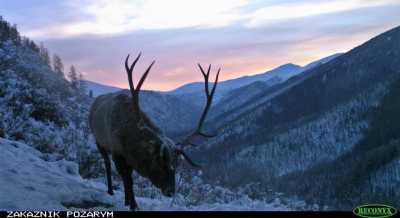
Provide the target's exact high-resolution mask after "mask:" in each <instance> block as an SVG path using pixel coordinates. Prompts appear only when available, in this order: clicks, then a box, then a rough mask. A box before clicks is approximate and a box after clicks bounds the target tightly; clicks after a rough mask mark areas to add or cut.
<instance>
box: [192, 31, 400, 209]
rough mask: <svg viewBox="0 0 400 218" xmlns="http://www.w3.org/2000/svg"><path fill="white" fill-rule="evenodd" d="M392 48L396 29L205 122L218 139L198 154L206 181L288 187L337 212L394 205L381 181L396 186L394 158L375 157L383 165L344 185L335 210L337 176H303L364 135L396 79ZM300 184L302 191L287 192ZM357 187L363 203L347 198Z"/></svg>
mask: <svg viewBox="0 0 400 218" xmlns="http://www.w3.org/2000/svg"><path fill="white" fill-rule="evenodd" d="M399 41H400V27H397V28H394V29H392V30H389V31H387V32H385V33H383V34H381V35H379V36H377V37H374V38H373V39H371V40H369V41H367V42H365V43H364V44H362V45H360V46H358V47H356V48H354V49H352V50H351V51H349V52H347V53H345V54H342V55H340V56H338V57H336V58H335V59H334V60H331V61H329V62H327V63H325V64H320V65H318V66H316V67H314V68H312V69H309V70H307V71H305V72H303V73H302V74H299V75H297V76H294V77H292V78H290V79H288V80H287V81H285V82H283V83H281V84H278V85H276V86H275V87H274V88H272V89H265V90H263V91H262V92H260V93H259V94H258V95H257V96H256V97H253V98H251V99H249V100H247V101H244V102H242V104H239V105H236V106H235V107H234V108H231V110H230V112H228V113H223V114H221V115H220V116H219V117H220V118H223V119H222V120H224V121H225V122H224V121H223V122H221V121H220V120H218V119H212V120H211V121H209V122H208V127H209V128H211V129H214V130H213V131H218V132H219V135H218V137H216V138H214V139H211V140H208V141H205V142H204V144H209V145H210V146H208V147H204V149H203V150H200V151H198V153H197V157H198V158H200V159H202V160H203V161H204V162H205V163H207V164H209V165H212V166H213V167H212V168H210V170H209V171H207V174H208V175H206V176H205V177H207V178H210V179H211V178H212V180H213V181H219V182H223V183H224V184H226V185H230V186H236V185H243V184H248V183H251V182H252V181H260V182H261V183H262V184H263V185H264V187H269V188H271V184H279V182H280V185H277V186H279V187H280V190H281V191H285V190H286V191H288V190H289V189H287V188H288V187H292V188H293V189H291V190H292V193H296V194H297V195H299V194H301V195H300V196H305V197H307V199H308V200H310V201H311V202H317V203H319V204H329V205H334V206H335V208H336V209H338V208H347V209H348V207H349V205H355V204H359V203H362V202H370V201H373V200H374V196H377V195H378V193H377V190H379V196H380V199H386V200H387V201H386V202H390V203H392V205H396V204H397V205H398V204H399V202H398V201H394V198H392V197H391V196H392V194H393V192H392V190H393V187H392V185H390V183H388V182H387V181H391V182H394V183H395V184H399V181H400V179H399V177H398V176H397V177H396V176H395V175H393V174H391V173H389V172H390V170H389V169H393V168H395V169H397V170H399V164H398V161H397V162H396V161H394V162H393V161H392V160H396V158H397V160H398V158H399V157H398V155H397V154H396V153H395V152H394V153H393V155H395V156H394V157H390V159H385V158H386V156H385V155H382V156H381V157H382V158H383V159H384V160H381V161H380V162H377V165H376V166H375V167H373V168H369V169H370V171H368V170H363V171H360V172H359V173H362V176H363V178H370V180H368V179H367V180H362V181H361V182H360V183H357V184H356V183H346V185H347V186H348V187H350V189H351V190H353V192H351V194H350V193H349V196H347V200H346V202H343V203H342V204H341V203H340V201H341V200H343V197H342V196H339V192H335V190H337V189H336V188H335V187H341V185H342V186H343V184H345V183H343V184H342V183H339V180H335V179H332V178H336V176H338V175H339V174H336V173H335V172H336V171H332V174H330V172H331V171H329V170H328V171H324V170H320V171H318V172H317V173H314V174H312V173H309V174H308V173H307V172H308V171H309V170H311V169H313V168H314V167H318V166H324V163H327V162H330V161H340V160H342V159H341V158H343V157H344V156H345V155H346V154H349V153H351V152H352V151H353V150H354V149H357V148H356V147H358V146H356V145H357V143H359V142H360V141H361V140H363V139H364V138H365V137H367V135H366V133H365V132H366V131H369V127H370V126H371V122H372V121H371V120H374V113H375V111H376V110H377V108H379V107H378V106H379V105H380V104H382V99H384V96H385V95H386V94H387V93H388V92H391V90H392V89H393V88H392V83H393V82H394V81H397V80H398V78H399V77H400V53H399V51H400V43H399ZM239 102H240V101H239ZM227 117H229V118H227ZM393 136H394V138H393V139H392V140H390V141H389V142H384V141H376V142H375V144H374V146H376V147H374V148H378V147H379V146H384V144H383V143H385V144H386V143H388V144H389V145H390V144H391V143H395V142H396V140H397V136H396V135H393ZM398 139H400V138H398ZM380 143H382V144H380ZM367 150H370V149H365V150H363V152H366V153H368V151H367ZM371 151H372V150H371ZM382 154H383V153H382ZM369 155H373V153H370V154H369ZM396 155H397V156H396ZM362 157H365V156H362ZM387 158H389V157H387ZM345 160H346V161H345V162H344V163H346V164H344V166H345V167H346V166H347V167H349V166H352V164H353V162H351V160H352V159H349V158H345ZM389 164H390V165H389ZM333 166H338V165H333ZM327 169H329V168H327ZM322 171H324V174H322ZM221 172H224V173H221ZM295 172H302V174H296V175H297V177H296V176H293V177H290V180H289V179H287V178H288V177H284V176H286V175H291V174H292V173H295ZM346 172H347V171H346ZM349 172H353V173H354V172H356V171H349ZM318 173H319V174H318ZM299 175H307V176H309V175H311V176H310V177H307V178H305V177H299ZM317 175H318V176H317ZM356 175H359V174H356ZM378 175H384V176H382V177H379V176H378ZM396 175H397V174H396ZM279 178H286V180H285V179H283V180H280V179H279ZM314 178H319V179H317V180H315V179H314ZM274 181H278V182H276V183H274ZM317 181H318V182H317ZM372 181H373V183H372V184H371V182H372ZM385 181H386V182H385ZM302 182H304V183H302ZM300 184H301V185H302V187H304V188H303V189H301V190H303V191H302V192H295V191H293V190H294V189H296V187H297V186H299V185H300ZM357 185H358V187H360V190H361V189H362V190H363V191H364V192H365V193H364V194H362V195H360V196H362V198H360V197H358V196H357V195H356V194H355V193H359V192H357V191H354V190H358V189H357V188H356V187H357ZM322 189H325V190H326V192H328V193H329V195H326V196H324V195H323V193H326V192H325V191H322ZM288 192H289V191H288ZM307 192H308V193H312V195H311V194H310V195H308V194H307ZM327 196H329V197H327ZM349 202H351V204H350V203H349Z"/></svg>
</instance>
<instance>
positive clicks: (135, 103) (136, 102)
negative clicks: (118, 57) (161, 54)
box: [125, 52, 156, 117]
mask: <svg viewBox="0 0 400 218" xmlns="http://www.w3.org/2000/svg"><path fill="white" fill-rule="evenodd" d="M141 55H142V53H141V52H140V53H139V55H138V56H137V57H136V59H135V60H134V61H133V62H132V64H131V66H130V67H129V65H128V62H129V54H128V56H126V59H125V70H126V73H127V74H128V81H129V88H130V90H131V95H132V101H133V107H134V109H135V112H136V113H137V115H138V117H139V116H140V112H139V111H140V107H139V92H140V89H141V88H142V85H143V82H144V80H145V79H146V77H147V75H148V74H149V72H150V69H151V67H153V65H154V63H155V62H156V61H155V60H154V61H153V62H152V63H151V64H150V66H149V67H147V69H146V71H145V72H144V74H143V75H142V78H140V80H139V83H138V84H137V86H136V89H135V86H134V85H133V80H132V71H133V68H134V67H135V65H136V63H137V62H138V60H139V58H140V56H141Z"/></svg>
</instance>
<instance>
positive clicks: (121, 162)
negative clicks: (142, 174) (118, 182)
mask: <svg viewBox="0 0 400 218" xmlns="http://www.w3.org/2000/svg"><path fill="white" fill-rule="evenodd" d="M113 160H114V163H115V167H116V168H117V171H118V173H119V174H120V176H121V178H122V181H123V183H124V193H125V205H126V206H128V205H129V206H130V209H131V210H137V209H138V205H137V203H136V201H135V197H134V195H133V187H132V186H133V182H132V168H131V167H130V166H129V165H128V164H127V163H126V161H125V159H124V157H122V156H119V155H113Z"/></svg>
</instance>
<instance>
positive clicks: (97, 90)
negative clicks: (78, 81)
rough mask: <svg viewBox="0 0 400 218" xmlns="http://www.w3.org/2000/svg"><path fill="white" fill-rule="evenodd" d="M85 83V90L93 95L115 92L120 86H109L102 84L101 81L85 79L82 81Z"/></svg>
mask: <svg viewBox="0 0 400 218" xmlns="http://www.w3.org/2000/svg"><path fill="white" fill-rule="evenodd" d="M84 82H85V83H86V85H87V91H88V93H89V92H92V93H93V97H97V96H99V95H103V94H107V93H112V92H117V91H120V90H121V88H118V87H114V86H109V85H104V84H101V83H97V82H93V81H89V80H85V81H84Z"/></svg>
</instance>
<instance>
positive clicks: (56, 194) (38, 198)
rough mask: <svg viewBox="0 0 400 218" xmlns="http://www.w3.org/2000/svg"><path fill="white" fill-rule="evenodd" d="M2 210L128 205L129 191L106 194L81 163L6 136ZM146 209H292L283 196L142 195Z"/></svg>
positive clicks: (0, 142)
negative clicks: (190, 201)
mask: <svg viewBox="0 0 400 218" xmlns="http://www.w3.org/2000/svg"><path fill="white" fill-rule="evenodd" d="M0 147H1V150H2V152H1V153H0V165H1V169H0V178H1V180H0V196H2V197H1V198H0V210H67V209H90V210H96V209H97V210H128V208H127V207H125V206H124V205H123V199H124V198H123V193H122V192H121V190H117V191H115V194H114V195H113V196H110V195H108V194H107V193H106V186H105V184H104V183H103V182H101V181H98V180H86V179H83V178H81V177H80V176H79V174H78V165H77V164H76V163H75V162H71V161H66V160H59V161H53V162H47V161H45V160H43V159H42V158H43V156H44V155H43V154H42V153H41V152H39V151H38V150H36V149H34V148H33V147H31V146H29V145H26V144H23V143H19V142H15V141H10V140H6V139H3V138H0ZM136 200H137V202H138V204H139V207H140V209H141V210H162V211H165V210H216V211H227V210H229V211H232V210H236V211H238V210H240V211H242V210H257V211H262V210H269V211H277V210H279V211H281V210H285V211H286V210H291V208H289V207H288V206H285V205H284V204H282V203H281V201H280V200H279V199H275V200H273V201H272V202H269V203H265V202H263V201H254V200H251V199H249V198H247V197H243V198H240V199H235V200H233V201H231V202H229V203H213V204H208V203H204V204H199V205H193V206H182V204H181V203H180V202H178V201H176V202H175V203H174V204H172V202H171V201H172V200H173V199H172V198H166V197H163V198H161V199H152V198H148V197H136Z"/></svg>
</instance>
